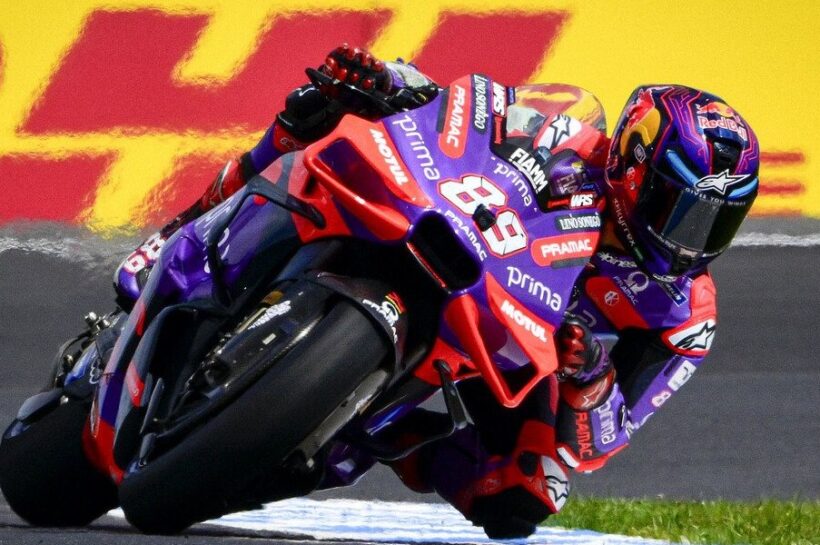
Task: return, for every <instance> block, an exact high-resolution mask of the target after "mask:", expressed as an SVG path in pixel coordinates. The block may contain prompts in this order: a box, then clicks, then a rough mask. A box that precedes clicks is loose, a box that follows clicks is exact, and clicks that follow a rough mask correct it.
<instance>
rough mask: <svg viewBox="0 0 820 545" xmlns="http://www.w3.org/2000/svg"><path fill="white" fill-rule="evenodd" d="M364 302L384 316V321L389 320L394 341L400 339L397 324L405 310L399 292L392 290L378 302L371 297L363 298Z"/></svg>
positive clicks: (388, 323)
mask: <svg viewBox="0 0 820 545" xmlns="http://www.w3.org/2000/svg"><path fill="white" fill-rule="evenodd" d="M362 304H363V305H365V306H368V307H370V308H372V309H373V310H375V311H376V313H377V314H379V315H380V316H381V317H382V318H384V321H385V322H387V325H388V326H389V327H390V329H391V330H392V331H393V342H396V341H398V338H399V337H398V331H396V324H397V323H398V322H399V318H401V315H402V313H403V312H404V306H403V305H402V303H401V299H400V298H399V296H398V294H397V293H394V292H391V293H389V294H387V295H386V296H385V297H384V300H383V301H381V302H380V303H376V302H374V301H371V300H370V299H362Z"/></svg>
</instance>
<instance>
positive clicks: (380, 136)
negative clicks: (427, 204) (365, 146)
mask: <svg viewBox="0 0 820 545" xmlns="http://www.w3.org/2000/svg"><path fill="white" fill-rule="evenodd" d="M370 136H371V137H372V138H373V142H375V144H376V149H378V150H379V155H381V156H382V158H383V159H384V162H385V163H386V164H387V168H388V170H389V171H390V174H391V175H392V177H393V180H394V181H395V182H396V183H397V184H399V185H404V184H406V183H407V182H409V181H410V178H409V176H408V174H407V173H406V172H405V171H404V167H402V166H401V165H400V164H399V160H398V159H397V158H396V151H395V148H393V145H392V143H390V142H389V141H388V139H387V136H386V135H385V134H384V133H383V132H382V131H380V130H378V129H370Z"/></svg>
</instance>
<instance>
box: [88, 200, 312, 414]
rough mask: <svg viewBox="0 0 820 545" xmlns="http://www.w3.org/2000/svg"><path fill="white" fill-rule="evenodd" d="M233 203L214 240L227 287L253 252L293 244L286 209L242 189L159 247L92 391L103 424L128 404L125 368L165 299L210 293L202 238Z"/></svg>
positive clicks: (238, 279) (236, 282)
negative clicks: (217, 238) (97, 387)
mask: <svg viewBox="0 0 820 545" xmlns="http://www.w3.org/2000/svg"><path fill="white" fill-rule="evenodd" d="M235 207H238V208H239V210H238V212H237V213H236V215H235V217H234V218H233V220H232V221H231V222H230V223H229V224H228V225H227V226H226V228H225V230H224V231H223V232H222V234H221V236H220V237H219V240H218V241H217V248H218V254H219V257H220V259H221V262H222V263H223V271H222V272H223V278H224V279H225V282H226V284H227V285H228V287H229V288H232V289H234V290H241V289H242V286H243V285H244V281H245V279H244V278H243V273H245V272H246V271H247V270H248V268H249V265H250V264H251V263H252V262H253V261H254V258H255V257H257V256H261V255H265V256H270V254H271V253H287V251H288V249H292V248H295V247H296V245H297V243H298V235H297V233H296V230H295V228H294V226H293V223H292V220H291V219H290V214H288V213H287V212H285V211H284V210H283V209H281V208H280V207H278V206H276V205H274V204H272V203H268V202H266V201H265V202H260V201H258V200H255V199H254V198H253V197H252V196H250V195H249V194H248V192H247V191H246V190H242V191H240V192H238V193H236V194H235V195H233V196H232V197H231V198H229V199H227V200H226V201H225V202H224V203H222V204H221V205H219V206H217V207H216V208H214V209H213V210H211V211H210V212H208V213H207V214H205V215H203V216H202V217H201V218H199V219H198V220H197V221H195V222H192V223H190V224H188V225H185V226H184V227H182V228H181V229H180V230H179V231H177V232H176V233H175V234H174V235H173V236H172V237H171V238H170V239H169V240H168V241H167V242H166V244H165V245H164V246H163V248H162V251H161V253H160V257H159V259H158V260H157V263H156V264H155V266H154V269H153V271H152V274H151V275H150V276H149V279H148V282H147V284H146V286H145V287H144V288H143V289H142V292H141V294H140V297H139V299H138V300H137V303H136V304H135V307H134V311H133V312H132V313H131V315H130V316H129V317H128V320H127V321H126V324H125V326H124V328H123V332H122V335H121V336H120V337H119V339H118V340H117V343H116V345H115V346H114V351H113V353H112V355H111V357H110V358H109V360H108V362H107V364H106V369H105V372H104V374H103V377H102V379H101V381H100V387H99V389H98V390H97V394H96V395H97V398H98V402H99V406H100V409H101V411H100V416H101V418H102V419H103V420H104V421H106V422H108V423H109V424H112V425H114V424H115V423H118V421H119V418H118V414H124V412H123V411H125V408H126V406H128V405H129V403H130V400H129V398H128V396H127V395H126V393H125V392H123V391H122V390H123V383H124V379H125V373H126V370H127V369H128V366H129V363H130V362H131V361H132V359H133V357H134V353H135V351H136V350H137V348H138V345H139V343H140V341H141V340H142V335H143V334H144V332H145V331H146V330H147V328H148V327H150V325H151V322H152V321H153V320H154V318H155V317H156V316H157V314H158V313H159V312H160V311H161V310H162V309H163V308H166V307H167V306H168V305H171V304H175V303H182V302H187V301H193V300H196V299H207V300H210V299H212V298H213V297H214V283H213V278H212V276H211V274H210V270H209V264H208V260H207V243H208V238H209V236H211V234H212V230H213V229H215V228H217V226H218V225H219V224H220V223H221V221H220V220H224V219H226V218H227V216H228V215H229V214H230V213H231V211H232V210H234V209H235ZM121 404H122V405H123V407H120V405H121Z"/></svg>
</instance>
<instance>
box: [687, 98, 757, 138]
mask: <svg viewBox="0 0 820 545" xmlns="http://www.w3.org/2000/svg"><path fill="white" fill-rule="evenodd" d="M695 113H696V114H697V116H698V126H699V127H700V128H701V129H726V130H728V131H732V132H735V133H737V134H738V135H739V136H740V137H741V138H742V139H744V140H748V139H749V133H748V131H747V130H746V127H744V126H743V124H742V123H740V118H739V117H738V116H737V114H736V113H735V111H734V110H733V109H732V108H730V107H729V106H728V105H726V104H724V103H723V102H708V103H706V104H696V105H695ZM710 115H711V116H712V117H711V118H710V117H708V116H710ZM715 116H717V117H715Z"/></svg>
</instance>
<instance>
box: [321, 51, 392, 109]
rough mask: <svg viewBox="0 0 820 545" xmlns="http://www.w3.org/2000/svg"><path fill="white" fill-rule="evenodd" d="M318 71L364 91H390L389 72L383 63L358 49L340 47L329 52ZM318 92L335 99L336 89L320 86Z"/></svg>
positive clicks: (334, 87)
mask: <svg viewBox="0 0 820 545" xmlns="http://www.w3.org/2000/svg"><path fill="white" fill-rule="evenodd" d="M319 70H320V71H321V72H322V73H324V74H325V75H326V76H328V77H330V78H333V79H334V80H339V81H341V82H343V83H347V84H350V85H354V86H356V87H358V88H360V89H362V90H364V91H381V92H383V93H387V92H389V91H390V86H391V77H390V71H389V70H386V69H385V66H384V62H382V61H380V60H378V59H376V58H375V57H374V56H373V55H371V54H370V53H368V52H367V51H365V50H363V49H359V48H358V47H351V46H349V45H348V44H344V45H341V46H339V47H337V48H336V49H334V50H333V51H331V52H330V53H329V54H328V56H327V58H326V59H325V63H324V64H323V65H322V66H321V67H320V68H319ZM319 90H320V91H321V92H322V94H323V95H325V96H326V97H328V98H335V95H336V93H337V92H338V87H336V86H332V85H322V86H320V87H319Z"/></svg>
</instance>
